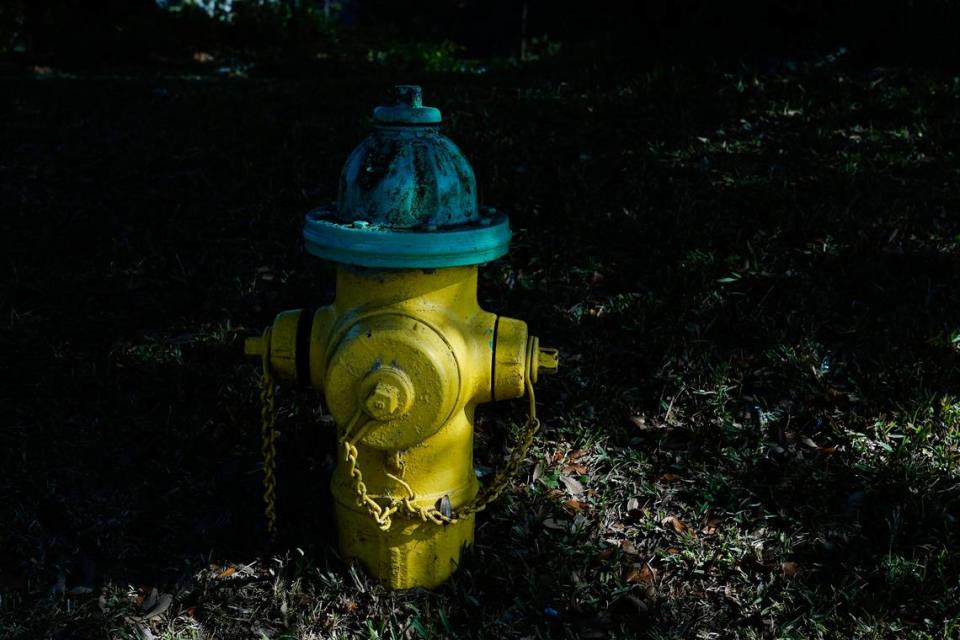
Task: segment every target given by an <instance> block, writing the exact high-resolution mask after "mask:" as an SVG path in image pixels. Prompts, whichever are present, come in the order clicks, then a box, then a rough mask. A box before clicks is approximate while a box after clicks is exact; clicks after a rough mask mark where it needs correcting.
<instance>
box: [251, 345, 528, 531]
mask: <svg viewBox="0 0 960 640" xmlns="http://www.w3.org/2000/svg"><path fill="white" fill-rule="evenodd" d="M268 331H269V329H268ZM267 339H268V340H269V336H267ZM530 362H531V358H530V357H529V355H528V357H527V363H528V365H527V366H528V367H529V366H530V364H529V363H530ZM524 378H525V379H526V383H525V385H526V390H527V397H528V399H529V401H530V409H529V413H528V416H527V423H526V425H525V426H524V429H523V432H522V433H521V434H520V437H519V438H518V441H517V443H516V444H515V445H514V446H513V448H512V449H511V450H510V455H509V457H508V458H507V462H506V464H504V465H503V467H501V468H500V469H499V470H498V471H497V473H496V474H494V476H493V480H492V481H491V482H490V484H489V485H488V486H487V487H486V489H485V490H484V491H482V492H480V493H478V494H477V496H476V497H475V498H474V499H473V500H471V501H470V502H468V503H467V504H465V505H463V506H462V507H460V508H459V509H458V510H457V511H456V512H455V513H450V514H449V515H448V514H445V513H443V512H442V511H440V510H439V509H437V508H436V507H435V506H429V507H424V506H420V505H418V504H416V502H417V496H416V494H415V493H414V491H413V488H412V487H411V486H410V485H409V484H408V483H406V482H405V481H403V480H402V479H400V478H399V477H397V476H394V475H392V474H390V473H388V474H386V475H387V477H389V478H390V479H391V480H393V481H395V482H396V483H398V484H399V485H400V486H401V487H403V488H404V489H405V490H406V492H407V495H406V496H405V497H403V498H392V499H391V500H390V504H388V505H386V506H384V505H381V504H380V503H379V502H377V501H376V500H374V499H373V498H372V497H370V494H369V492H368V491H367V485H366V484H365V483H364V482H363V472H362V471H361V470H360V465H359V463H358V462H357V453H358V452H357V447H356V442H357V441H358V440H359V439H360V438H362V437H363V435H364V433H365V432H366V431H367V429H368V428H369V427H370V426H371V425H372V424H373V423H374V421H373V420H368V421H366V422H365V423H363V424H360V425H359V428H358V424H359V423H360V420H361V419H362V417H363V415H364V412H363V409H358V410H357V412H356V413H355V414H354V415H353V417H352V418H351V419H350V420H349V422H347V425H346V427H345V428H344V430H343V435H341V436H340V438H339V444H340V446H341V447H342V448H343V461H344V462H345V463H346V464H347V474H348V475H349V476H350V479H351V482H352V484H353V491H354V493H355V494H356V496H357V505H358V506H360V507H363V508H364V509H366V510H367V513H369V514H370V517H372V518H373V520H374V522H376V523H377V525H378V526H379V527H380V529H381V530H383V531H387V530H389V529H390V527H391V526H392V525H393V515H394V514H395V513H397V512H398V511H399V510H400V509H401V507H402V508H403V509H404V513H406V514H407V515H409V516H413V517H418V518H420V520H422V521H423V522H433V523H434V524H439V525H445V524H453V523H455V522H458V521H460V520H462V519H463V518H466V517H467V516H469V515H472V514H474V513H478V512H480V511H483V510H484V509H486V508H487V507H488V506H489V505H490V503H492V502H494V501H495V500H496V499H497V498H499V497H500V494H502V493H503V490H504V489H506V487H507V485H508V484H509V483H510V481H511V480H512V479H513V478H514V477H515V476H516V474H517V472H518V471H519V469H520V465H522V464H523V461H524V460H525V459H526V457H527V452H528V451H529V450H530V446H531V445H532V444H533V439H534V437H535V436H536V435H537V432H538V431H539V430H540V420H538V419H537V400H536V396H535V395H534V391H533V378H532V376H531V372H530V371H529V370H528V371H527V372H526V374H525V376H524ZM260 384H261V389H260V401H261V405H262V406H261V410H260V418H261V436H262V440H263V442H262V446H261V449H262V452H263V501H264V505H265V507H264V513H265V515H266V519H267V532H268V533H269V535H270V537H271V538H274V537H276V534H277V479H276V474H275V471H276V464H277V461H276V457H277V442H276V439H277V434H276V420H277V411H276V385H275V384H274V381H273V377H272V376H271V375H270V367H269V366H268V364H267V363H266V362H264V367H263V375H262V376H261V378H260ZM354 430H356V432H355V433H354Z"/></svg>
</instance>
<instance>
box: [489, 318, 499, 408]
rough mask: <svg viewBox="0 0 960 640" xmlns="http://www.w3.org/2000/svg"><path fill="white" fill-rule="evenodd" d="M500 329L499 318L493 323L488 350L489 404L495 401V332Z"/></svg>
mask: <svg viewBox="0 0 960 640" xmlns="http://www.w3.org/2000/svg"><path fill="white" fill-rule="evenodd" d="M499 329H500V316H497V319H496V320H494V321H493V345H492V348H491V349H490V351H491V353H490V402H493V401H494V400H496V399H497V395H496V389H497V331H498V330H499Z"/></svg>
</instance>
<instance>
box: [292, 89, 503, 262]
mask: <svg viewBox="0 0 960 640" xmlns="http://www.w3.org/2000/svg"><path fill="white" fill-rule="evenodd" d="M395 91H396V103H395V104H393V105H388V106H380V107H377V108H376V109H375V110H374V117H373V119H374V130H373V132H372V133H371V134H370V136H368V137H367V138H366V139H365V140H364V141H363V142H361V143H360V145H359V146H357V148H356V149H354V150H353V152H352V153H351V154H350V156H349V158H348V159H347V162H346V164H345V165H344V167H343V171H342V172H341V174H340V185H339V189H338V194H337V205H336V207H329V208H322V209H317V210H315V211H312V212H311V213H309V214H308V215H307V219H306V222H305V224H304V231H303V233H304V240H305V243H306V248H307V251H308V252H310V253H312V254H313V255H316V256H319V257H322V258H326V259H328V260H334V261H336V262H345V263H347V264H358V265H365V266H378V267H394V268H419V267H446V266H463V265H468V264H479V263H482V262H488V261H490V260H493V259H495V258H498V257H500V256H502V255H503V254H504V253H506V251H507V248H508V245H509V240H510V225H509V221H508V220H507V217H506V216H505V215H503V214H497V213H496V212H494V211H493V210H492V209H484V210H483V211H481V210H480V208H479V207H478V206H477V185H476V178H475V177H474V174H473V168H472V167H471V166H470V163H469V162H468V161H467V159H466V158H465V157H464V155H463V153H462V152H461V151H460V149H458V148H457V146H456V145H455V144H454V143H453V142H452V141H451V140H450V139H449V138H447V137H446V136H444V135H442V134H441V133H440V122H441V120H442V117H441V114H440V111H439V109H436V108H434V107H425V106H423V100H422V93H421V90H420V87H417V86H413V85H399V86H397V87H396V88H395Z"/></svg>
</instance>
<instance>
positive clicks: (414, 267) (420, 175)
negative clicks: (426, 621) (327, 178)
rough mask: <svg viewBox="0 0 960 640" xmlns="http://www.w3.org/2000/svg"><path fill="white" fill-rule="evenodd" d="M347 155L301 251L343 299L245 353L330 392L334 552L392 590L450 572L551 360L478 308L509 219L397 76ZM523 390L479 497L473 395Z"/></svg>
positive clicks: (484, 398)
mask: <svg viewBox="0 0 960 640" xmlns="http://www.w3.org/2000/svg"><path fill="white" fill-rule="evenodd" d="M395 90H396V103H395V104H393V105H390V106H381V107H377V108H376V109H375V110H374V112H373V120H374V130H373V133H372V134H371V135H370V136H369V137H368V138H367V139H366V140H364V141H363V142H362V143H361V144H360V145H359V146H358V147H357V148H356V149H355V150H354V151H353V153H352V154H351V155H350V157H349V159H348V160H347V162H346V164H345V166H344V168H343V172H342V174H341V176H340V185H339V190H338V197H337V204H336V205H335V206H330V207H324V208H320V209H317V210H314V211H311V212H309V213H308V214H307V215H306V221H305V224H304V229H303V236H304V241H305V246H306V249H307V251H308V252H309V253H311V254H313V255H315V256H318V257H320V258H324V259H327V260H331V261H333V262H335V263H337V276H336V299H335V301H334V303H333V304H332V305H330V306H327V307H323V308H321V309H319V310H317V311H315V312H307V311H305V310H302V309H301V310H294V311H285V312H283V313H281V314H279V315H278V316H277V317H276V319H275V321H274V323H273V325H272V326H271V327H269V328H267V329H266V330H265V331H264V333H263V336H262V337H257V338H249V339H248V340H247V345H246V353H247V354H249V355H257V356H260V357H261V358H262V360H263V366H264V370H265V378H267V377H268V376H270V377H273V378H276V379H278V380H280V381H285V382H289V383H295V384H297V385H300V386H308V387H312V388H314V389H317V390H320V391H322V392H323V394H324V397H325V399H326V405H327V409H328V411H329V413H330V414H331V415H332V416H333V418H334V420H335V422H336V424H337V432H338V433H337V435H338V443H339V444H338V446H339V448H338V460H337V468H336V469H335V471H334V476H333V481H332V483H331V490H332V493H333V495H334V498H335V500H334V502H335V516H336V520H337V528H338V533H339V543H340V550H341V553H342V555H343V556H344V557H346V558H351V559H359V560H360V561H361V562H362V563H363V565H364V566H365V567H366V569H367V570H368V571H369V572H370V573H371V574H372V575H373V576H375V577H377V578H379V579H380V580H382V581H383V582H385V583H387V584H388V585H389V586H390V587H393V588H396V589H405V588H411V587H432V586H435V585H437V584H439V583H441V582H443V581H444V580H446V579H447V578H448V577H449V576H450V575H451V573H453V571H454V570H455V569H456V567H457V565H458V564H459V562H460V556H461V552H462V550H463V548H464V547H465V546H466V545H470V544H472V542H473V538H474V518H475V514H476V513H477V512H478V511H480V510H482V509H483V508H484V507H486V506H487V504H488V503H489V502H491V501H492V500H493V499H495V498H496V497H497V494H499V493H500V491H502V490H503V488H504V486H505V485H506V484H507V483H508V482H509V480H510V475H511V473H513V472H515V471H516V469H517V467H518V466H519V464H521V463H522V462H523V457H524V456H525V455H526V450H527V448H528V447H529V445H530V440H531V439H532V437H533V434H534V432H535V430H536V428H537V426H538V424H539V423H538V422H537V420H536V417H535V415H536V414H535V409H536V405H535V401H534V400H533V384H534V383H535V382H536V381H537V376H538V373H543V372H554V371H556V369H557V361H558V356H557V351H556V350H554V349H546V348H542V347H540V345H539V341H538V340H537V338H536V337H533V336H530V335H528V332H527V325H526V323H524V322H522V321H520V320H515V319H512V318H507V317H503V316H498V315H496V314H494V313H490V312H488V311H484V310H483V309H481V308H480V307H479V305H478V304H477V270H478V265H480V264H482V263H485V262H489V261H490V260H493V259H495V258H498V257H500V256H502V255H504V254H505V253H506V252H507V249H508V245H509V241H510V236H511V232H510V226H509V221H508V219H507V216H506V215H504V214H503V213H500V212H497V211H495V210H493V209H490V208H482V209H481V208H479V207H478V205H477V190H476V182H475V178H474V173H473V169H472V168H471V166H470V164H469V162H467V160H466V158H465V157H464V156H463V154H462V153H461V152H460V150H459V149H458V148H457V147H456V145H454V144H453V142H451V141H450V140H449V139H448V138H446V137H445V136H443V135H441V134H440V132H439V125H440V122H441V115H440V111H439V110H438V109H435V108H433V107H425V106H423V105H422V99H421V91H420V87H416V86H409V85H404V86H398V87H396V88H395ZM524 395H527V396H529V399H530V407H531V417H530V420H529V421H528V424H527V427H526V428H525V429H524V430H523V432H522V435H521V437H520V441H519V443H518V444H517V445H516V446H515V447H514V448H513V449H512V451H511V455H510V456H509V457H508V461H507V463H506V464H505V465H504V467H503V468H502V469H501V470H500V471H498V473H497V474H496V475H495V476H494V478H493V480H492V481H491V482H490V484H489V486H488V488H487V489H485V490H484V491H483V492H480V491H479V482H478V480H477V476H476V474H475V473H474V467H473V426H474V412H475V410H476V407H477V405H479V404H482V403H486V402H492V401H494V400H506V399H509V398H520V397H522V396H524Z"/></svg>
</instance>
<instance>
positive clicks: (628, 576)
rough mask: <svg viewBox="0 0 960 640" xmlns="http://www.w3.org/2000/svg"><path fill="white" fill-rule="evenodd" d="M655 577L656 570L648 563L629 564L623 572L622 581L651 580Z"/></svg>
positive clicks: (646, 581)
mask: <svg viewBox="0 0 960 640" xmlns="http://www.w3.org/2000/svg"><path fill="white" fill-rule="evenodd" d="M656 577H657V573H656V571H654V569H653V567H651V566H650V565H649V564H648V563H644V564H634V565H631V566H629V567H627V570H626V571H624V573H623V580H624V582H630V583H648V582H653V580H654V578H656Z"/></svg>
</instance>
